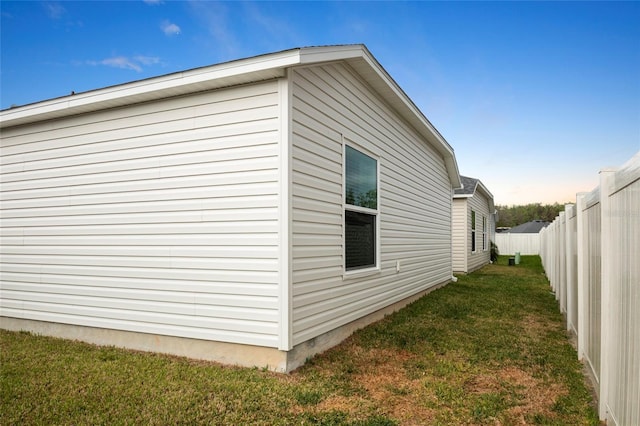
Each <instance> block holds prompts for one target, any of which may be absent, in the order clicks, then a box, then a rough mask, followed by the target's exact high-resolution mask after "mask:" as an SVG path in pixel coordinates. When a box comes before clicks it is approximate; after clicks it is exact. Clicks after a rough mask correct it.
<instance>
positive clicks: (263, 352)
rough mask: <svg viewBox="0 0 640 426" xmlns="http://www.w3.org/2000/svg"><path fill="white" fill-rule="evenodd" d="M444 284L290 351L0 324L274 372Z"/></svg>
mask: <svg viewBox="0 0 640 426" xmlns="http://www.w3.org/2000/svg"><path fill="white" fill-rule="evenodd" d="M445 284H446V283H442V284H440V285H437V286H434V287H431V288H429V289H427V290H425V291H422V292H420V293H418V294H415V295H413V296H411V297H408V298H406V299H404V300H401V301H400V302H397V303H394V304H393V305H389V306H387V307H385V308H383V309H380V310H378V311H376V312H374V313H372V314H369V315H367V316H365V317H362V318H360V319H358V320H355V321H352V322H350V323H348V324H345V325H343V326H341V327H338V328H336V329H334V330H332V331H330V332H328V333H325V334H323V335H321V336H317V337H315V338H313V339H311V340H308V341H306V342H303V343H301V344H299V345H296V346H295V347H294V348H293V349H291V350H290V351H281V350H278V349H277V348H269V347H261V346H253V345H243V344H237V343H226V342H217V341H210V340H200V339H191V338H184V337H174V336H164V335H158V334H147V333H138V332H131V331H121V330H111V329H104V328H96V327H85V326H80V325H72V324H60V323H51V322H44V321H35V320H29V319H19V318H11V317H0V328H2V329H5V330H10V331H29V332H32V333H35V334H39V335H43V336H52V337H60V338H63V339H70V340H79V341H82V342H87V343H92V344H96V345H102V346H116V347H121V348H126V349H134V350H139V351H146V352H158V353H165V354H171V355H177V356H184V357H188V358H193V359H201V360H207V361H215V362H219V363H222V364H227V365H238V366H243V367H259V368H266V369H269V370H272V371H276V372H282V373H288V372H291V371H293V370H294V369H296V368H298V367H300V366H302V365H303V364H304V363H305V362H306V360H308V359H309V358H310V357H312V356H313V355H316V354H318V353H321V352H324V351H326V350H327V349H329V348H331V347H333V346H336V345H337V344H339V343H340V342H342V341H343V340H344V339H346V338H347V337H349V336H350V335H351V334H353V332H354V331H356V330H358V329H360V328H363V327H365V326H367V325H369V324H371V323H373V322H376V321H378V320H380V319H382V318H384V317H385V316H386V315H389V314H391V313H392V312H395V311H397V310H399V309H401V308H403V307H404V306H406V305H408V304H409V303H412V302H414V301H416V300H417V299H419V298H420V297H422V296H424V295H425V294H427V293H429V292H431V291H433V290H435V289H437V288H440V287H442V286H444V285H445Z"/></svg>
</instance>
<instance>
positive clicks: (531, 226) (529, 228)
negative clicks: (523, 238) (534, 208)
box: [505, 220, 551, 234]
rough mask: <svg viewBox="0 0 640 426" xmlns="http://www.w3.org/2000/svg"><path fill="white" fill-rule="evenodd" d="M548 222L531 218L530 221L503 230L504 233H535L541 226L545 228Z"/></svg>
mask: <svg viewBox="0 0 640 426" xmlns="http://www.w3.org/2000/svg"><path fill="white" fill-rule="evenodd" d="M549 223H551V222H547V221H544V220H532V221H531V222H527V223H523V224H521V225H518V226H514V227H513V228H511V229H509V230H508V231H505V233H509V234H537V233H538V232H540V231H541V230H542V229H543V228H546V227H547V226H548V225H549Z"/></svg>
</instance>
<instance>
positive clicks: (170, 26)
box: [160, 20, 180, 36]
mask: <svg viewBox="0 0 640 426" xmlns="http://www.w3.org/2000/svg"><path fill="white" fill-rule="evenodd" d="M160 29H161V30H162V32H163V33H164V34H165V35H166V36H174V35H178V34H180V27H179V26H177V25H176V24H174V23H171V22H169V21H167V20H164V21H162V23H161V24H160Z"/></svg>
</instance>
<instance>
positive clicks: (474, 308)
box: [0, 256, 598, 425]
mask: <svg viewBox="0 0 640 426" xmlns="http://www.w3.org/2000/svg"><path fill="white" fill-rule="evenodd" d="M592 405H593V401H592V398H591V394H590V392H589V391H588V389H587V387H586V386H585V380H584V378H583V376H582V374H581V365H580V363H579V362H578V361H577V360H576V353H575V351H574V350H573V348H572V347H571V346H570V344H569V342H568V340H567V336H566V333H565V332H564V327H563V322H562V317H561V315H560V314H559V312H558V308H557V304H556V301H555V299H554V297H553V295H552V294H551V293H550V289H549V285H548V283H547V281H546V279H545V277H544V274H543V271H542V267H541V266H540V260H539V258H538V257H528V256H523V257H522V263H521V264H520V265H518V266H507V257H501V258H500V259H499V262H498V264H495V265H489V266H487V267H485V268H483V269H481V270H480V271H477V272H475V273H473V274H469V275H466V276H461V277H459V281H458V282H457V283H452V284H450V285H448V286H446V287H444V288H442V289H439V290H437V291H434V292H433V293H431V294H429V295H427V296H426V297H423V298H421V299H420V300H418V301H417V302H415V303H413V304H411V305H410V306H408V307H406V308H405V309H403V310H401V311H400V312H397V313H396V314H393V315H390V316H387V317H386V318H385V319H383V320H382V321H379V322H378V323H376V324H373V325H371V326H369V327H367V328H365V329H363V330H360V331H359V332H357V333H355V334H354V335H353V336H352V337H351V338H349V339H347V340H346V341H345V342H343V343H342V344H341V345H339V346H338V347H336V348H334V349H332V350H329V351H327V352H325V353H324V354H321V355H318V356H316V357H314V358H312V359H311V360H309V362H308V363H307V365H305V366H304V367H302V368H301V369H299V370H297V371H296V372H294V373H292V374H290V375H282V374H275V373H270V372H267V371H263V370H262V369H257V368H256V369H245V368H235V367H225V366H220V365H217V364H215V363H207V362H200V361H193V360H189V359H185V358H179V357H171V356H165V355H158V354H149V353H140V352H134V351H127V350H121V349H116V348H112V347H98V346H94V345H88V344H84V343H78V342H71V341H66V340H61V339H54V338H49V337H42V336H34V335H31V334H28V333H14V332H7V331H0V424H3V425H11V424H42V425H44V424H47V425H49V424H235V425H237V424H269V425H272V424H273V425H278V424H307V425H309V424H310V425H400V424H443V425H444V424H523V423H525V424H556V425H566V424H586V425H589V424H593V425H596V424H598V420H597V416H596V413H595V411H594V409H593V408H592Z"/></svg>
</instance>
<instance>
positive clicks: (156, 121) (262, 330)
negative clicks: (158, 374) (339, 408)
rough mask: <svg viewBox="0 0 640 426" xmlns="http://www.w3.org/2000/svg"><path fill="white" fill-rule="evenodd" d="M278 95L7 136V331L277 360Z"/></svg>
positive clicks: (260, 88) (189, 101)
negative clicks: (51, 328)
mask: <svg viewBox="0 0 640 426" xmlns="http://www.w3.org/2000/svg"><path fill="white" fill-rule="evenodd" d="M279 116H280V107H279V94H278V83H277V82H276V81H270V82H265V83H261V84H255V85H247V86H240V87H236V88H229V89H224V90H217V91H213V92H206V93H200V94H194V95H191V96H184V97H177V98H170V99H165V100H161V101H155V102H151V103H145V104H137V105H132V106H128V107H125V108H118V109H112V110H105V111H101V112H96V113H90V114H85V115H79V116H74V117H68V118H64V119H59V120H55V121H49V122H42V123H36V124H31V125H24V126H20V127H14V128H7V129H4V130H3V131H2V135H1V136H2V139H1V140H2V165H1V167H2V169H1V170H2V174H1V179H2V206H1V212H0V215H1V216H0V217H1V218H2V224H1V231H0V232H1V236H2V245H1V249H0V250H1V255H2V258H1V270H2V275H1V280H2V281H1V285H0V308H1V309H0V311H1V315H2V316H4V317H12V318H18V319H25V320H36V321H44V322H51V323H63V324H72V325H83V326H89V327H98V328H107V329H116V330H126V331H133V332H142V333H152V334H159V335H167V336H178V337H187V338H196V339H206V340H215V341H221V342H231V343H243V344H252V345H258V346H267V347H277V346H278V337H279V325H280V324H279V318H280V316H279V289H278V284H279V275H278V274H279V260H278V253H279V232H280V227H279V222H278V217H279V211H278V209H279V205H280V201H279V188H280V185H279V179H280V177H279V176H280V175H279V152H280V148H279V147H280V145H279V140H280V136H279V128H280V117H279Z"/></svg>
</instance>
